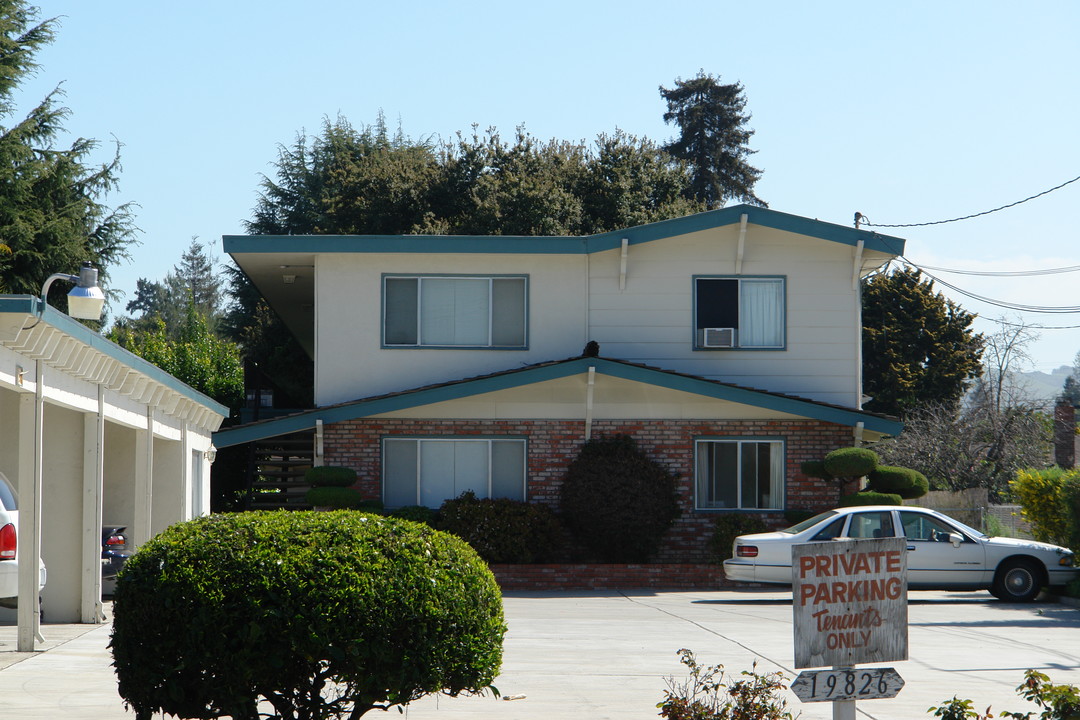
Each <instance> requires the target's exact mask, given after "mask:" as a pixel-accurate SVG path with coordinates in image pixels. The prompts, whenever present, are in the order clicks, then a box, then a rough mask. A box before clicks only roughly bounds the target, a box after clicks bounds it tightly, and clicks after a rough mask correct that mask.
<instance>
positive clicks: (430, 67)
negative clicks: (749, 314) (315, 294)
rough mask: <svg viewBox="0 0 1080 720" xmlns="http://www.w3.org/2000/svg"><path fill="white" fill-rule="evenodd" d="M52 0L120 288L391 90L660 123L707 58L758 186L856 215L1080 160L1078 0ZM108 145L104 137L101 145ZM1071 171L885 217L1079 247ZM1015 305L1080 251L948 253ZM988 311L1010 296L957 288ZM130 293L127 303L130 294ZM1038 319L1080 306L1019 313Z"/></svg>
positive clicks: (435, 110)
mask: <svg viewBox="0 0 1080 720" xmlns="http://www.w3.org/2000/svg"><path fill="white" fill-rule="evenodd" d="M39 6H40V7H41V11H42V15H43V16H44V17H55V16H62V17H61V21H62V25H61V27H60V30H59V35H58V37H57V40H56V42H55V43H54V44H53V45H52V46H50V47H48V48H46V49H45V50H44V51H43V52H42V53H41V54H40V55H39V61H40V63H41V64H42V68H41V70H40V72H39V74H38V76H37V77H36V78H34V80H33V81H32V82H28V83H26V84H24V86H23V90H24V99H25V103H26V104H27V105H29V104H30V103H35V102H37V101H39V100H40V99H41V97H42V96H43V95H44V93H45V92H47V91H48V90H50V89H51V88H53V87H55V86H56V85H58V84H60V83H63V88H64V91H65V92H66V98H65V99H64V103H65V105H67V106H68V107H69V108H71V110H72V113H73V114H72V116H71V118H70V119H69V121H68V123H67V127H68V130H69V131H70V132H71V133H72V134H75V135H79V136H83V137H93V138H97V139H98V140H101V141H102V142H103V144H105V145H106V146H107V144H108V143H109V142H111V139H112V138H113V137H114V136H115V138H117V139H118V140H119V141H120V142H121V143H122V144H123V147H122V149H121V158H122V162H123V166H124V171H123V174H122V176H121V189H120V191H119V192H118V193H117V194H115V195H113V196H111V197H110V198H109V202H110V204H114V205H115V204H118V203H119V202H123V201H134V202H137V203H138V204H139V205H140V208H139V209H138V212H137V218H138V224H139V226H140V227H141V228H142V230H143V233H142V234H141V243H142V244H141V245H140V246H138V247H136V248H134V249H133V262H132V263H131V264H129V265H127V266H123V267H119V268H112V269H111V272H112V276H113V286H114V287H115V288H117V289H120V290H122V291H125V292H126V293H127V299H130V298H131V293H132V291H133V290H134V287H135V281H136V279H138V278H139V277H146V278H149V279H153V280H159V279H161V278H162V277H164V275H165V274H166V273H167V272H168V271H169V270H170V269H171V267H172V266H173V265H174V264H175V263H176V262H177V261H178V260H179V258H180V254H181V253H182V252H183V251H184V249H185V248H186V247H187V246H188V244H189V242H190V240H191V238H192V236H198V237H199V239H200V240H201V241H205V242H212V243H213V247H214V248H215V252H216V253H217V254H218V255H219V256H220V255H221V249H220V248H221V242H220V241H221V236H222V235H223V234H233V233H240V232H243V226H242V221H243V220H244V219H247V218H248V217H250V214H251V209H252V208H253V207H254V204H255V199H256V197H257V193H258V184H259V180H260V177H261V175H262V174H263V173H266V174H272V172H273V168H272V165H271V163H272V162H273V161H274V159H275V158H276V154H277V146H278V144H280V143H286V144H287V143H290V142H292V141H293V140H294V139H295V137H296V135H297V133H299V132H302V131H305V130H306V131H307V132H308V133H314V132H317V131H318V129H319V127H320V125H321V123H322V121H323V119H324V118H325V117H328V116H329V117H333V116H336V115H337V114H339V113H340V114H342V115H343V116H344V117H346V118H348V119H349V120H350V121H351V122H352V123H353V124H354V125H357V126H359V125H362V124H369V123H371V122H373V121H374V119H375V117H376V115H377V113H378V112H379V110H380V109H381V110H382V111H383V112H384V113H385V114H386V116H387V119H388V120H389V122H390V123H391V125H396V124H397V123H398V122H400V124H401V126H402V129H403V130H404V132H405V133H406V134H407V135H410V136H412V137H427V136H433V137H434V138H436V139H437V138H450V137H452V136H453V134H454V133H455V132H456V131H459V130H461V131H468V130H469V129H470V128H471V126H472V125H473V124H478V125H479V126H480V127H481V128H486V127H489V126H494V127H497V128H498V129H499V130H500V131H501V132H502V133H503V134H504V135H506V136H510V135H512V133H513V130H514V128H515V127H516V126H518V125H522V124H523V125H524V126H525V127H526V129H527V130H528V131H529V132H531V133H532V134H533V135H535V136H537V137H540V138H543V139H548V138H561V139H569V140H581V139H584V140H587V141H591V140H593V139H595V137H596V136H597V135H598V134H599V133H603V132H612V131H613V130H614V129H615V128H621V129H623V130H625V131H627V132H630V133H633V134H636V135H644V136H647V137H650V138H652V139H654V140H657V141H662V140H666V139H668V138H669V137H670V136H671V135H672V134H673V131H672V128H670V127H668V126H666V125H665V124H664V123H663V119H662V114H663V112H664V109H665V108H664V105H663V102H662V100H661V99H660V97H659V94H658V92H657V88H658V86H659V85H667V86H670V85H671V84H672V82H673V80H674V79H675V78H676V77H684V78H686V77H690V76H692V75H694V74H695V73H697V71H698V70H699V69H704V70H705V71H706V72H710V73H713V74H718V75H720V76H721V77H722V79H723V80H724V81H740V82H742V83H743V85H744V86H745V88H746V96H747V99H748V108H749V110H750V111H751V112H752V113H753V120H752V121H751V123H750V125H751V127H753V128H754V129H755V130H756V135H755V136H754V138H753V141H752V147H753V148H755V149H756V150H758V153H757V154H756V155H755V156H754V158H753V161H754V163H755V164H756V165H757V167H759V168H761V169H762V170H763V171H764V176H763V178H762V180H761V181H760V182H759V183H758V186H757V192H758V195H759V196H760V197H762V198H764V199H765V200H766V201H768V202H769V204H770V207H772V208H773V209H776V210H780V211H783V212H789V213H795V214H799V215H805V216H808V217H815V218H819V219H821V220H827V221H830V222H836V223H842V224H847V223H850V222H851V221H852V217H853V215H854V213H855V212H856V211H859V212H861V213H863V214H864V215H866V216H867V217H868V218H869V219H870V221H872V222H875V223H917V222H927V221H935V220H943V219H948V218H953V217H959V216H964V215H969V214H972V213H977V212H981V211H984V210H988V209H991V208H994V207H998V206H1001V205H1005V204H1008V203H1011V202H1014V201H1016V200H1020V199H1022V198H1025V197H1028V196H1030V195H1033V194H1035V193H1038V192H1041V191H1043V190H1046V189H1048V188H1050V187H1053V186H1055V185H1059V184H1061V183H1063V182H1065V181H1067V180H1070V179H1072V178H1075V177H1077V176H1078V175H1080V139H1078V131H1077V128H1078V127H1080V124H1078V120H1077V118H1078V116H1080V82H1078V80H1077V75H1076V73H1077V69H1078V68H1080V41H1078V40H1077V38H1078V37H1080V3H1076V2H1072V1H1071V0H1056V1H1054V0H1048V1H1045V2H1038V3H1031V4H1028V5H1027V6H1026V7H1022V6H1021V5H1020V4H1018V3H1015V2H1009V3H1006V2H995V1H987V0H983V1H982V2H966V1H953V2H948V3H941V2H940V1H938V2H907V3H867V2H823V3H805V2H794V1H792V2H757V3H731V2H722V1H720V0H711V1H707V2H706V1H703V2H680V1H679V0H668V2H665V3H659V2H655V1H653V2H636V1H633V0H631V1H627V0H622V1H621V2H588V1H587V0H586V1H582V0H579V1H578V2H562V1H557V2H544V3H505V2H469V1H468V0H460V1H459V2H456V3H436V2H417V1H410V0H399V1H398V2H395V3H377V4H376V3H367V2H360V1H348V0H308V2H306V3H304V4H302V5H301V4H298V3H296V2H295V1H294V2H278V1H277V0H258V1H255V0H229V1H228V2H220V1H214V2H207V1H206V0H189V1H188V2H185V3H157V2H147V1H146V0H106V1H104V2H88V1H87V0H40V2H39ZM109 151H110V150H109V149H108V148H107V147H106V149H105V150H104V151H103V156H102V158H103V159H104V157H105V156H106V155H107V153H108V152H109ZM1078 206H1080V182H1077V183H1074V184H1072V185H1069V186H1068V187H1066V188H1063V189H1061V190H1058V191H1057V192H1054V193H1051V194H1050V195H1047V196H1045V197H1043V198H1040V199H1038V200H1034V201H1032V202H1029V203H1026V204H1024V205H1021V206H1019V207H1016V208H1013V209H1010V210H1006V211H1003V212H1000V213H995V214H992V215H988V216H985V217H981V218H977V219H974V220H968V221H964V222H958V223H949V224H946V225H936V226H931V227H925V228H910V229H899V230H890V231H889V232H891V233H893V234H897V235H900V236H901V237H905V238H907V239H908V246H907V247H908V250H907V256H908V257H909V258H910V259H911V260H913V261H915V262H917V263H920V264H926V265H934V266H939V267H948V268H958V269H968V270H987V271H1001V270H1028V269H1041V268H1052V267H1062V266H1072V265H1080V252H1078V251H1077V247H1078V245H1080V243H1078V240H1080V237H1078V235H1080V232H1078V231H1077V223H1076V220H1075V213H1074V212H1070V211H1072V210H1074V209H1075V208H1077V207H1078ZM942 277H943V278H945V279H947V280H949V281H950V282H953V283H954V284H956V285H958V286H959V287H961V288H963V289H965V290H970V291H972V292H974V293H976V294H979V295H983V296H987V297H991V298H994V299H998V300H1003V301H1007V302H1019V303H1024V304H1026V305H1042V306H1058V307H1061V306H1076V305H1080V292H1078V291H1077V289H1076V288H1077V286H1078V283H1077V279H1078V278H1080V275H1078V274H1077V273H1066V274H1059V275H1048V276H1038V277H1033V278H1025V279H1006V278H1000V277H997V278H994V277H978V276H952V275H944V274H943V275H942ZM956 297H957V299H959V300H960V301H961V302H962V304H963V305H964V306H965V307H966V308H967V309H969V310H971V311H974V312H978V313H979V314H980V316H982V317H983V318H987V319H984V320H980V321H978V323H977V326H978V328H979V329H980V330H984V331H986V330H992V329H993V328H994V327H995V326H994V324H993V323H992V322H990V320H989V319H991V318H996V317H1000V316H1002V314H1004V313H1005V312H1006V311H1005V310H1002V309H1001V308H998V307H994V306H992V305H988V304H985V303H980V302H976V301H972V300H968V299H966V298H962V297H960V296H956ZM117 309H118V310H122V307H120V308H117ZM1011 316H1012V318H1013V319H1014V320H1015V319H1017V318H1022V319H1023V320H1024V321H1026V322H1029V323H1033V324H1040V325H1046V326H1071V325H1080V314H1055V315H1045V314H1025V315H1017V314H1016V313H1011ZM1078 350H1080V329H1076V328H1072V329H1063V330H1043V331H1041V337H1040V340H1039V341H1038V342H1037V343H1036V344H1035V345H1034V346H1033V347H1032V351H1033V354H1034V356H1035V361H1036V362H1035V366H1036V367H1037V368H1038V369H1042V370H1050V369H1052V368H1055V367H1057V366H1059V365H1063V364H1071V363H1072V359H1073V356H1074V355H1075V354H1076V352H1077V351H1078Z"/></svg>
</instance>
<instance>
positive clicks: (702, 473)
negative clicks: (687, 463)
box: [694, 439, 784, 510]
mask: <svg viewBox="0 0 1080 720" xmlns="http://www.w3.org/2000/svg"><path fill="white" fill-rule="evenodd" d="M694 455H695V457H694V466H695V467H694V475H695V483H694V484H695V493H694V494H695V506H696V507H697V508H698V509H699V510H779V509H782V508H783V507H784V443H783V441H781V440H741V439H731V440H727V439H722V440H698V441H697V442H696V443H695V444H694Z"/></svg>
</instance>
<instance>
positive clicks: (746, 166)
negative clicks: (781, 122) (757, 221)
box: [660, 70, 766, 208]
mask: <svg viewBox="0 0 1080 720" xmlns="http://www.w3.org/2000/svg"><path fill="white" fill-rule="evenodd" d="M660 96H661V97H663V98H664V100H665V101H666V102H667V107H668V110H667V112H666V113H664V122H666V123H675V125H677V126H678V128H679V136H678V137H677V138H675V139H673V140H672V141H671V142H669V143H668V144H667V145H665V146H664V149H665V150H666V151H667V152H668V153H670V154H671V155H672V156H673V157H675V158H678V159H680V160H684V161H686V162H687V163H688V164H689V165H690V167H691V171H692V174H693V180H692V184H691V187H690V190H689V192H688V196H689V197H692V198H694V199H696V200H698V201H700V202H703V203H705V204H706V205H707V206H708V207H709V208H717V207H723V206H724V204H725V203H726V202H727V201H728V200H732V199H735V200H742V201H743V202H747V203H751V204H753V205H761V206H763V207H764V206H766V203H765V202H764V201H763V200H761V198H759V197H758V196H757V195H755V194H754V185H755V184H756V183H757V181H758V180H759V179H761V170H759V169H757V168H756V167H754V166H752V165H750V163H749V162H748V158H749V157H750V156H751V155H752V154H754V152H756V151H754V150H751V149H750V148H749V147H748V145H747V144H748V143H749V142H750V138H751V137H753V135H754V131H753V130H751V129H749V128H747V127H746V123H748V122H749V121H750V117H751V116H750V114H749V113H747V112H746V96H745V95H744V93H743V86H742V84H741V83H729V84H722V83H721V82H720V78H719V77H713V76H712V75H711V74H710V75H706V74H705V71H704V70H701V71H699V72H698V74H697V75H696V76H695V77H693V78H690V79H689V80H683V79H682V78H677V79H676V80H675V87H673V88H671V89H670V90H669V89H668V88H665V87H664V86H663V85H661V86H660Z"/></svg>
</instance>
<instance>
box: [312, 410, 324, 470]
mask: <svg viewBox="0 0 1080 720" xmlns="http://www.w3.org/2000/svg"><path fill="white" fill-rule="evenodd" d="M324 463H325V460H324V459H323V421H322V420H316V421H315V460H314V461H313V462H312V463H311V464H312V465H314V466H315V467H321V466H322V465H323V464H324Z"/></svg>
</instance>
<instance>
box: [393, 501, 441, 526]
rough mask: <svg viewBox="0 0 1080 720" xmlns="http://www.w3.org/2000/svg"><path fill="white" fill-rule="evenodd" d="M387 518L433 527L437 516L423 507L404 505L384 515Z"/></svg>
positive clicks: (429, 509)
mask: <svg viewBox="0 0 1080 720" xmlns="http://www.w3.org/2000/svg"><path fill="white" fill-rule="evenodd" d="M386 515H387V517H392V518H397V519H399V520H412V521H413V522H418V523H424V524H425V525H431V526H432V527H434V526H435V524H436V521H437V518H438V516H439V514H438V513H437V512H435V511H434V510H432V509H431V508H429V507H425V506H424V505H406V506H405V507H399V508H395V509H393V510H391V511H390V512H388V513H386Z"/></svg>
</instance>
